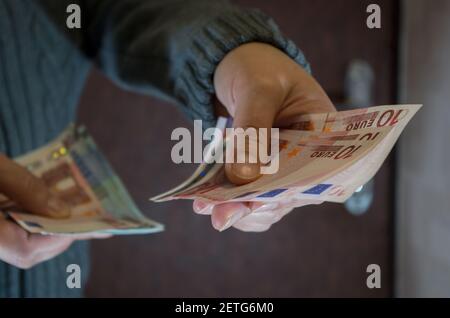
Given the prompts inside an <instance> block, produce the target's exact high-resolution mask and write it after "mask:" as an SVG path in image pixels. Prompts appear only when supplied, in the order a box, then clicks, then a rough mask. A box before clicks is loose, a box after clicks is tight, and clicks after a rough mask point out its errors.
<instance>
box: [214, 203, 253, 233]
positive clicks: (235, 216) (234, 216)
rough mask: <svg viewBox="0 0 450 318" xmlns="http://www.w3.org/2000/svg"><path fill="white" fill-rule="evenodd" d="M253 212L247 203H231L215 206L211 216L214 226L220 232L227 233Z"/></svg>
mask: <svg viewBox="0 0 450 318" xmlns="http://www.w3.org/2000/svg"><path fill="white" fill-rule="evenodd" d="M250 212H251V210H250V208H249V207H248V206H247V204H245V203H241V202H230V203H223V204H219V205H216V206H214V208H213V210H212V215H211V223H212V226H213V227H214V228H215V229H216V230H218V231H219V232H222V231H225V230H226V229H228V228H230V227H231V226H233V224H235V223H236V222H237V221H239V220H240V219H242V218H243V217H244V216H246V215H248V214H249V213H250Z"/></svg>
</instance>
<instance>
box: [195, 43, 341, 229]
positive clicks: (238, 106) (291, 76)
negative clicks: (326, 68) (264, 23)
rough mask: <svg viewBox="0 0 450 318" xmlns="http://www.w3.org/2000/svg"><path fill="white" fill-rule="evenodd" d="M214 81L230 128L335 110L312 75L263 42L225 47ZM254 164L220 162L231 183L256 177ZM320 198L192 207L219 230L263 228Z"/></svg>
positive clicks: (259, 125)
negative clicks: (225, 54) (209, 218)
mask: <svg viewBox="0 0 450 318" xmlns="http://www.w3.org/2000/svg"><path fill="white" fill-rule="evenodd" d="M214 85H215V89H216V95H217V99H218V101H219V104H220V106H222V107H224V108H225V109H226V110H227V112H228V114H229V115H231V116H232V117H233V125H234V127H241V128H248V127H254V128H269V129H270V128H272V127H283V126H288V125H289V124H290V119H291V118H295V117H297V116H299V115H302V114H308V113H328V112H332V111H335V108H334V106H333V104H332V102H331V101H330V99H329V98H328V96H327V95H326V93H325V92H324V90H323V89H322V88H321V86H320V85H319V84H318V83H317V82H316V81H315V80H314V78H313V77H312V76H310V75H309V74H308V73H307V72H306V71H305V70H304V69H303V68H302V67H301V66H299V65H298V64H296V63H295V62H294V61H293V60H292V59H291V58H289V57H288V56H287V55H285V54H284V53H283V52H281V51H279V50H278V49H276V48H274V47H273V46H270V45H266V44H262V43H250V44H246V45H242V46H240V47H239V48H237V49H235V50H234V51H232V52H230V53H229V54H228V55H227V56H226V57H225V58H224V59H223V60H222V61H221V63H220V64H219V66H218V68H217V69H216V72H215V76H214ZM259 142H264V141H259ZM259 168H260V167H259V164H258V163H257V164H250V163H228V164H226V165H225V171H226V175H227V177H228V179H229V180H230V181H231V182H233V183H235V184H245V183H249V182H251V181H254V180H256V179H257V178H258V177H259V176H260V169H259ZM321 202H322V201H320V200H293V199H290V200H285V201H283V200H282V201H279V202H277V203H276V204H274V203H271V204H260V203H257V204H256V203H252V204H250V203H248V202H245V201H242V202H232V203H222V204H217V205H214V204H206V203H204V202H201V201H200V200H197V201H195V202H194V211H196V212H197V213H201V214H211V220H212V224H213V226H214V228H216V229H217V230H220V231H223V230H225V229H226V228H229V227H230V226H234V227H236V228H238V229H240V230H244V231H264V230H267V229H268V228H269V227H270V226H271V225H272V224H273V223H275V222H277V221H279V220H280V219H281V218H282V217H283V216H284V215H286V214H287V213H289V212H290V211H291V210H292V209H293V208H294V207H299V206H304V205H308V204H318V203H321Z"/></svg>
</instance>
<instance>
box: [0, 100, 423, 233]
mask: <svg viewBox="0 0 450 318" xmlns="http://www.w3.org/2000/svg"><path fill="white" fill-rule="evenodd" d="M420 107H421V105H388V106H377V107H370V108H362V109H356V110H350V111H342V112H333V113H323V114H307V115H302V116H298V117H297V118H291V119H292V121H291V122H290V125H289V126H288V129H282V130H280V133H279V145H280V151H279V158H278V159H279V170H278V172H277V173H275V174H266V175H262V176H261V177H260V178H259V179H257V180H256V181H254V182H251V183H249V184H246V185H240V186H237V185H234V184H232V183H230V182H229V181H227V179H226V177H225V172H224V165H223V163H202V164H200V166H199V167H198V168H197V169H196V170H195V172H194V174H193V175H192V176H191V177H189V178H188V179H187V180H186V181H184V182H183V183H181V184H180V185H179V186H177V187H175V188H174V189H172V190H170V191H167V192H165V193H163V194H160V195H158V196H156V197H153V198H152V199H151V200H153V201H155V202H162V201H170V200H176V199H188V200H194V199H201V200H203V201H207V202H213V203H223V202H232V201H249V202H250V201H252V202H255V201H256V202H264V201H279V200H289V201H295V200H311V199H314V200H322V201H329V202H344V201H345V200H347V199H348V198H349V197H350V196H351V195H352V194H353V193H354V192H355V191H356V190H357V189H358V188H359V187H361V186H362V185H364V184H365V183H366V182H368V181H369V180H370V179H371V178H372V177H373V176H374V175H375V174H376V172H377V171H378V169H379V168H380V167H381V165H382V163H383V161H384V160H385V159H386V157H387V156H388V154H389V152H390V151H391V149H392V148H393V146H394V144H395V142H396V141H397V139H398V137H399V136H400V133H401V132H402V131H403V129H404V128H405V127H406V125H407V123H408V122H409V120H410V119H411V118H412V117H413V116H414V114H415V113H416V112H417V111H418V110H419V109H420ZM226 122H227V120H224V119H223V118H221V119H219V121H218V128H220V129H222V130H223V131H224V130H225V128H226V124H225V123H226ZM225 138H226V137H225ZM226 144H227V143H226V142H225V143H218V144H217V147H223V145H225V146H226ZM209 149H210V152H209V153H207V154H206V157H207V156H209V155H211V153H212V152H214V151H217V149H215V147H210V148H209ZM17 162H18V163H19V164H21V165H23V166H25V167H27V168H28V169H29V170H30V171H31V172H32V173H34V174H35V175H36V176H38V177H40V178H42V179H43V180H44V182H45V183H46V184H47V186H48V187H49V188H50V189H52V190H53V191H55V192H56V193H58V194H59V195H60V197H61V198H62V199H63V200H65V201H66V202H67V203H68V204H69V205H70V207H71V210H72V215H71V217H70V218H67V219H62V220H61V219H50V218H46V217H42V216H36V215H32V214H28V213H26V212H25V213H24V212H19V211H20V207H17V206H15V204H14V202H11V201H9V200H8V199H7V198H5V197H1V196H0V210H3V211H6V212H7V213H8V214H9V216H10V217H11V218H12V219H14V220H15V221H16V222H17V223H18V224H19V225H20V226H22V227H23V228H24V229H26V230H27V231H29V232H31V233H41V234H79V233H94V232H106V233H111V234H146V233H155V232H159V231H162V230H163V225H161V224H159V223H157V222H155V221H152V220H149V219H148V218H146V217H145V216H144V215H143V214H142V213H141V212H140V211H139V209H138V208H137V206H136V205H135V203H134V202H133V200H132V199H131V197H130V195H129V194H128V193H127V191H126V189H125V187H124V185H123V184H122V182H121V181H120V179H119V178H118V176H117V175H116V174H115V173H114V171H113V170H112V168H111V167H110V165H109V164H108V162H107V160H106V159H105V158H104V156H103V155H102V154H101V153H100V151H99V150H98V148H97V147H96V145H95V143H94V141H93V140H92V138H91V137H90V136H89V135H88V134H87V132H86V130H85V129H84V128H83V127H75V126H73V125H72V126H71V127H69V128H68V129H67V130H66V131H65V132H64V133H63V134H62V135H61V136H60V137H58V138H57V139H56V140H55V141H53V142H52V143H50V144H48V145H47V146H45V147H43V148H41V149H38V150H36V151H34V152H32V153H30V154H27V155H25V156H23V157H21V158H18V159H17ZM208 162H209V161H208Z"/></svg>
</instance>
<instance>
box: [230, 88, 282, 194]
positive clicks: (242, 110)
mask: <svg viewBox="0 0 450 318" xmlns="http://www.w3.org/2000/svg"><path fill="white" fill-rule="evenodd" d="M260 96H261V97H259V98H253V99H252V100H251V101H250V100H249V101H248V102H247V103H246V102H244V103H242V104H241V105H237V107H236V111H235V114H234V119H233V128H235V130H234V132H235V134H234V135H233V136H232V138H233V139H234V143H233V149H230V150H227V151H231V152H232V154H234V156H233V159H234V160H233V162H227V163H226V164H225V173H226V176H227V178H228V180H229V181H231V182H232V183H234V184H236V185H243V184H246V183H249V182H252V181H255V180H256V179H258V178H259V177H260V176H261V169H260V168H261V158H260V157H259V155H260V154H261V151H262V150H263V151H266V152H267V151H268V150H269V149H270V129H271V128H272V125H273V122H274V119H275V116H276V115H277V112H278V108H279V102H278V101H274V100H273V98H268V97H267V96H264V97H263V95H262V94H261V95H260ZM237 128H242V129H243V134H239V131H238V130H236V129H237ZM241 132H242V130H241ZM244 138H245V142H241V143H239V140H238V139H241V140H244ZM255 138H256V140H255ZM252 142H253V147H252V146H251V143H252ZM261 147H262V148H261ZM265 155H267V153H265ZM239 157H241V158H244V159H245V160H244V162H239V161H238V159H239Z"/></svg>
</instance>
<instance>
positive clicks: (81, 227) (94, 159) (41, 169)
mask: <svg viewBox="0 0 450 318" xmlns="http://www.w3.org/2000/svg"><path fill="white" fill-rule="evenodd" d="M16 162H17V163H19V164H20V165H22V166H24V167H26V168H28V170H29V171H30V172H31V173H33V174H34V175H35V176H37V177H39V178H41V179H42V180H43V181H44V183H45V184H46V186H47V187H48V188H49V189H50V190H51V191H52V192H53V193H55V194H56V195H57V196H58V197H59V198H60V199H62V200H63V201H64V202H66V203H67V204H68V205H69V207H70V210H71V215H70V217H69V218H66V219H52V218H48V217H43V216H39V215H33V214H30V213H26V211H21V209H20V207H18V206H16V204H15V203H14V202H12V201H10V200H8V198H6V197H0V209H1V210H2V211H6V213H8V215H9V216H10V217H11V218H12V219H13V220H14V221H16V222H17V223H18V224H19V225H20V226H22V227H23V228H24V229H25V230H27V231H28V232H31V233H39V234H59V235H74V234H88V233H108V234H114V235H126V234H148V233H156V232H160V231H162V230H163V228H164V227H163V225H162V224H159V223H157V222H155V221H152V220H150V219H148V218H147V217H145V216H144V215H143V214H142V213H141V211H140V210H139V209H138V207H137V206H136V204H135V203H134V202H133V200H132V198H131V197H130V195H129V194H128V192H127V191H126V189H125V187H124V185H123V184H122V182H121V180H120V179H119V177H118V176H117V175H116V173H115V172H114V171H113V169H112V168H111V166H110V165H109V163H108V162H107V160H106V158H105V157H104V156H103V155H102V154H101V152H100V151H99V150H98V148H97V146H96V145H95V143H94V141H93V139H92V138H91V137H90V136H89V135H88V133H87V132H86V129H85V128H84V127H75V126H74V125H71V126H70V127H69V128H67V129H66V130H65V131H64V132H63V133H62V134H61V135H60V136H59V137H58V138H56V140H54V141H53V142H51V143H49V144H47V145H46V146H44V147H42V148H39V149H37V150H35V151H33V152H31V153H29V154H26V155H24V156H22V157H19V158H17V159H16Z"/></svg>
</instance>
